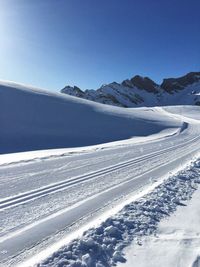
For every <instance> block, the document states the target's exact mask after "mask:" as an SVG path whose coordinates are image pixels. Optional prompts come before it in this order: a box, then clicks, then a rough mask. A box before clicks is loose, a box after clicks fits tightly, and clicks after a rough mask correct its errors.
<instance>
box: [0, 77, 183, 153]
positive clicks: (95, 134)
mask: <svg viewBox="0 0 200 267" xmlns="http://www.w3.org/2000/svg"><path fill="white" fill-rule="evenodd" d="M0 126H1V127H0V153H1V154H2V153H12V152H22V151H31V150H39V149H49V148H66V147H78V146H88V145H95V144H100V143H106V142H111V141H117V140H123V139H128V138H131V137H133V136H148V135H151V134H155V133H158V132H160V131H162V130H165V129H167V128H177V127H179V126H180V121H178V120H174V119H172V118H169V117H168V116H167V115H165V114H164V113H163V114H162V112H160V111H159V110H157V109H156V108H155V109H152V108H151V109H147V108H136V109H123V108H120V107H112V106H107V105H103V104H98V103H94V102H91V101H88V100H84V99H79V98H76V97H72V96H68V95H63V94H61V93H52V92H48V91H45V90H41V89H37V88H33V87H29V86H23V85H18V84H15V83H11V82H0Z"/></svg>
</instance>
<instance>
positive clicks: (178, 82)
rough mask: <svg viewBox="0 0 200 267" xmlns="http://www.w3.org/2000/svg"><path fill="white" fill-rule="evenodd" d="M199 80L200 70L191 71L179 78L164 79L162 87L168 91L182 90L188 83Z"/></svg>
mask: <svg viewBox="0 0 200 267" xmlns="http://www.w3.org/2000/svg"><path fill="white" fill-rule="evenodd" d="M198 81H200V72H190V73H188V74H186V75H185V76H182V77H179V78H169V79H164V80H163V83H162V84H161V88H163V89H164V90H165V91H167V92H168V93H173V91H178V90H181V89H183V88H184V87H186V86H187V85H189V84H193V83H195V82H198Z"/></svg>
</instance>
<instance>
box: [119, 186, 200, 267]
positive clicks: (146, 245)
mask: <svg viewBox="0 0 200 267" xmlns="http://www.w3.org/2000/svg"><path fill="white" fill-rule="evenodd" d="M199 201H200V189H198V190H196V192H195V193H194V195H193V196H192V199H191V200H188V201H185V202H184V204H185V205H186V206H179V207H178V208H177V211H176V212H175V213H174V214H173V215H171V216H170V217H169V218H166V219H164V220H163V221H161V223H160V224H159V227H158V229H157V230H156V233H155V235H154V236H149V237H146V238H144V239H143V240H142V246H138V245H136V244H134V243H133V244H132V245H131V246H130V247H128V248H127V249H126V250H125V257H126V258H127V259H128V260H127V262H126V264H119V265H118V266H119V267H132V266H140V267H146V266H148V267H160V266H165V267H171V266H181V267H199V266H200V260H199V259H200V249H199V248H200V238H199V235H200V231H199V224H200V208H199Z"/></svg>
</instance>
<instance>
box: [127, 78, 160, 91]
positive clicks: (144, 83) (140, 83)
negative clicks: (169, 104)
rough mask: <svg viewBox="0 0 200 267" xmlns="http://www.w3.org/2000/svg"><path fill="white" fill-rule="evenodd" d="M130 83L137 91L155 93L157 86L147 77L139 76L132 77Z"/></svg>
mask: <svg viewBox="0 0 200 267" xmlns="http://www.w3.org/2000/svg"><path fill="white" fill-rule="evenodd" d="M130 81H131V83H132V84H133V85H134V86H136V87H137V88H139V89H143V90H146V91H147V92H151V93H157V92H158V87H159V86H158V84H156V83H155V82H154V81H153V80H151V79H150V78H148V77H142V76H140V75H136V76H134V77H133V78H132V79H131V80H130Z"/></svg>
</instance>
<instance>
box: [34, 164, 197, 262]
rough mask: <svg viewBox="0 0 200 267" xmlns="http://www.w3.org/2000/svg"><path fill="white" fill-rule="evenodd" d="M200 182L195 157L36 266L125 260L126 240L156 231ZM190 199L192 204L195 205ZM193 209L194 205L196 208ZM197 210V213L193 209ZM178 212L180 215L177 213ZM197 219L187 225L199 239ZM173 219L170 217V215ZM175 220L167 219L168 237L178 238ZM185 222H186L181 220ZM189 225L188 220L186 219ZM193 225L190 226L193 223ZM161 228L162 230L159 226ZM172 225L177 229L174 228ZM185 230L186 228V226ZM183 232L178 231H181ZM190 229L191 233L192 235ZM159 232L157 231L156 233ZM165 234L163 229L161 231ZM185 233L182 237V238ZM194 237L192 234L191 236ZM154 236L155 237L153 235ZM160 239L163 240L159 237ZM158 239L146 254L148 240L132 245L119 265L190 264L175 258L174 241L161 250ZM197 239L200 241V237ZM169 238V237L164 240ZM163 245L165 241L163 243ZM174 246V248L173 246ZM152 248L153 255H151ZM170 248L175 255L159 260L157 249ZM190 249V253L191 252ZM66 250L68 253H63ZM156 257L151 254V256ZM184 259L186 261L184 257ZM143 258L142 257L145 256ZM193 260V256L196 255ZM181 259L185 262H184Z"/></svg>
mask: <svg viewBox="0 0 200 267" xmlns="http://www.w3.org/2000/svg"><path fill="white" fill-rule="evenodd" d="M199 183H200V161H199V160H197V161H196V162H194V163H193V164H192V165H191V166H190V167H188V168H187V169H186V170H183V171H181V172H179V173H178V174H176V175H175V176H172V177H170V178H169V179H167V180H166V181H165V182H164V183H162V184H161V185H159V186H158V187H156V188H155V189H154V190H153V191H152V192H151V193H150V194H148V195H146V196H145V197H143V198H141V199H139V200H138V201H135V202H133V203H131V204H129V205H126V206H125V207H124V208H123V209H122V210H121V211H120V212H118V213H117V214H116V215H114V216H112V217H110V218H109V219H107V220H106V221H105V222H103V223H102V224H101V225H100V226H99V227H97V228H93V229H90V230H88V231H86V232H85V233H84V234H83V236H82V237H81V238H79V239H76V240H74V241H72V242H71V243H70V244H69V245H67V246H65V247H63V248H61V249H60V250H58V251H57V252H55V253H54V254H53V255H52V256H51V257H49V258H48V259H47V260H45V261H44V262H42V263H41V264H40V265H39V266H59V264H61V262H62V264H63V262H64V263H65V264H66V265H67V266H69V267H71V266H80V267H81V266H85V264H86V266H98V265H100V266H115V263H116V262H126V259H125V257H124V256H125V254H124V253H123V248H124V247H126V246H127V245H128V244H130V242H131V241H133V240H134V243H135V244H139V245H142V242H143V240H142V237H144V236H149V235H152V234H153V233H154V234H156V232H157V227H158V223H159V222H160V221H161V220H162V219H163V218H166V217H168V216H170V214H171V213H174V212H175V211H176V210H177V207H178V206H185V202H186V201H188V200H190V199H191V197H192V194H193V193H194V192H195V190H196V189H197V187H198V185H199ZM198 200H199V196H198V197H197V199H195V200H194V203H195V204H196V205H197V203H198V202H197V201H198ZM195 204H193V203H191V205H195ZM188 210H189V213H188V215H190V214H193V213H192V212H191V207H189V208H188ZM195 210H196V209H195ZM185 212H187V211H183V208H182V213H181V214H182V217H183V218H182V221H183V222H184V218H185V214H184V216H183V213H185ZM195 214H196V213H195ZM176 216H177V215H176ZM178 216H181V215H178ZM195 216H198V220H197V221H196V222H194V221H193V220H194V218H195V217H194V215H193V217H192V219H191V218H190V219H189V223H190V222H193V224H192V225H190V229H192V230H193V232H194V233H193V235H194V236H196V237H197V239H198V233H199V229H198V228H197V225H199V224H198V222H199V219H200V218H199V215H195ZM171 221H172V222H173V218H172V219H171ZM174 221H175V222H176V227H178V229H176V227H174V225H172V229H171V228H170V223H167V229H165V228H164V229H165V231H168V232H169V233H171V231H173V232H172V233H171V235H172V236H170V237H169V239H170V240H171V239H173V237H175V238H176V240H177V239H178V236H177V232H178V230H179V231H180V222H181V221H180V218H179V220H178V221H177V219H176V217H175V219H174ZM182 224H183V225H184V226H185V223H182ZM187 225H188V222H187ZM193 225H194V226H195V228H194V229H193V228H192V226H193ZM162 227H163V226H160V227H159V231H161V232H162ZM160 229H161V230H160ZM174 229H176V231H175V232H174ZM186 230H188V229H187V228H186ZM181 234H182V233H179V235H181ZM191 234H192V233H190V235H191ZM158 235H159V233H158ZM162 235H164V233H162ZM164 237H165V239H167V237H166V236H164ZM184 238H186V237H185V236H183V237H182V239H183V241H184ZM194 238H195V237H194ZM153 239H156V238H155V237H154V238H153ZM159 241H160V242H161V244H162V239H161V240H160V239H159ZM159 241H158V242H155V241H154V242H155V243H156V244H155V246H154V247H153V249H150V252H149V254H148V255H146V251H148V247H150V246H151V244H148V243H147V245H146V246H147V248H146V247H144V248H143V249H140V248H136V252H135V251H134V250H132V249H131V251H130V255H129V261H131V262H127V264H126V265H121V266H129V267H130V266H133V265H136V266H141V267H142V266H147V265H148V266H152V267H153V266H154V267H155V266H166V267H168V266H178V265H177V263H179V264H180V262H182V263H181V265H180V266H183V267H184V266H192V265H189V264H188V263H189V262H190V260H191V259H189V258H188V257H184V256H183V259H182V258H180V257H179V258H177V257H176V256H177V251H179V250H180V248H177V246H176V242H175V244H173V243H174V242H173V240H172V241H171V242H172V245H173V247H171V246H167V248H166V250H164V249H163V248H164V246H163V244H162V247H160V249H159V245H160V244H159ZM185 242H186V246H185V247H184V249H185V250H187V246H189V245H191V242H192V241H191V240H190V239H189V240H186V241H185ZM199 242H200V241H199ZM199 242H198V243H197V244H196V242H194V245H196V249H197V245H198V244H199ZM166 243H170V241H169V242H168V239H167V241H166ZM165 245H166V244H165ZM174 247H175V248H176V249H175V250H173V248H174ZM152 250H153V255H152ZM137 251H138V253H140V251H142V252H141V253H140V254H141V255H139V257H138V260H137V255H136V257H132V256H131V255H132V254H133V253H134V255H135V253H136V254H137ZM168 251H169V252H171V253H172V254H174V258H172V257H171V256H169V254H168V255H167V257H166V256H164V257H161V258H160V260H158V258H159V256H160V255H158V254H159V252H160V253H162V255H163V254H164V255H166V253H167V252H168ZM191 251H192V250H191V249H190V253H191ZM66 252H67V253H66ZM191 254H192V256H194V255H193V254H194V251H192V253H191ZM154 255H155V257H152V256H154ZM185 258H186V259H187V261H185V260H184V259H185ZM144 259H145V260H144ZM195 260H196V259H195ZM183 263H184V265H183Z"/></svg>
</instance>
